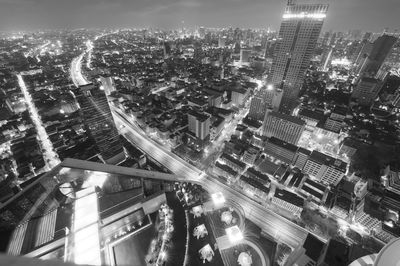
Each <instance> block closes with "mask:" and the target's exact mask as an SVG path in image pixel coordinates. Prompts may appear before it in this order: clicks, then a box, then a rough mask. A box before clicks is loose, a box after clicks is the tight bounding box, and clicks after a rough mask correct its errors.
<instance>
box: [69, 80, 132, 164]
mask: <svg viewBox="0 0 400 266" xmlns="http://www.w3.org/2000/svg"><path fill="white" fill-rule="evenodd" d="M75 95H76V99H77V101H78V103H79V106H80V108H81V114H82V117H83V120H84V124H85V127H86V130H87V131H88V132H89V135H90V136H91V137H92V138H93V140H94V141H95V143H96V146H97V149H98V150H99V154H100V156H101V157H102V159H103V160H104V161H105V162H106V163H108V164H117V163H119V162H121V161H122V160H124V159H125V156H124V151H123V147H122V143H121V141H120V138H119V134H118V131H117V129H116V127H115V124H114V120H113V117H112V115H111V110H110V106H109V105H108V101H107V96H106V94H105V93H104V91H102V90H100V89H99V88H98V87H96V86H94V85H93V84H88V85H84V86H81V87H79V89H78V90H77V92H76V93H75Z"/></svg>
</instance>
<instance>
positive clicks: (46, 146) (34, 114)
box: [17, 74, 60, 170]
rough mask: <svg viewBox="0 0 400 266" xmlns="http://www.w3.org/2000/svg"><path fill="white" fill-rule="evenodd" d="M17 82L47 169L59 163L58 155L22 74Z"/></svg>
mask: <svg viewBox="0 0 400 266" xmlns="http://www.w3.org/2000/svg"><path fill="white" fill-rule="evenodd" d="M17 77H18V84H19V87H20V88H21V91H22V93H23V94H24V97H25V101H26V103H27V105H28V110H29V113H30V115H31V118H32V121H33V123H34V125H35V127H36V130H37V133H38V134H37V136H38V138H39V139H40V142H41V145H42V146H43V151H44V152H43V156H44V158H45V160H46V163H47V166H48V170H50V169H51V168H53V167H55V166H56V165H58V164H59V163H60V159H59V158H58V155H57V154H56V153H55V152H54V148H53V144H52V142H51V141H50V139H49V136H48V134H47V132H46V129H45V128H44V126H43V123H42V120H41V118H40V115H39V112H38V110H37V108H36V106H35V103H34V102H33V99H32V96H31V95H30V93H29V91H28V88H27V87H26V84H25V81H24V79H23V78H22V75H20V74H19V75H18V76H17Z"/></svg>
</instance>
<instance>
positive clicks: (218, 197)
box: [211, 192, 225, 205]
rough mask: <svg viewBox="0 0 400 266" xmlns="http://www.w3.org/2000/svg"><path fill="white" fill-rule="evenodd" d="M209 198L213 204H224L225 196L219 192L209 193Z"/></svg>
mask: <svg viewBox="0 0 400 266" xmlns="http://www.w3.org/2000/svg"><path fill="white" fill-rule="evenodd" d="M211 199H212V200H213V202H214V204H215V205H219V204H224V203H225V197H224V195H223V194H222V193H221V192H217V193H214V194H211Z"/></svg>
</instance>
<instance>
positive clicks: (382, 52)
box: [358, 35, 397, 77]
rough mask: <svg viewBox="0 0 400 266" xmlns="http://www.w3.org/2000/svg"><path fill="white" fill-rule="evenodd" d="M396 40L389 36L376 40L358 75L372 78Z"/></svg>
mask: <svg viewBox="0 0 400 266" xmlns="http://www.w3.org/2000/svg"><path fill="white" fill-rule="evenodd" d="M396 41H397V38H396V37H394V36H390V35H382V36H380V37H379V38H378V39H376V40H375V41H374V43H373V45H372V49H371V52H370V53H369V54H368V57H366V60H365V61H364V63H363V65H362V66H361V68H360V70H359V72H358V74H360V75H367V76H369V77H374V76H375V75H376V74H377V73H378V71H379V69H380V68H381V66H382V64H383V62H384V61H385V59H386V57H387V56H388V54H389V53H390V51H391V49H392V47H393V45H394V44H395V43H396Z"/></svg>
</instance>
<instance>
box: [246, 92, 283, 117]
mask: <svg viewBox="0 0 400 266" xmlns="http://www.w3.org/2000/svg"><path fill="white" fill-rule="evenodd" d="M282 96H283V91H282V90H280V89H275V88H273V86H267V87H266V88H262V89H261V90H260V91H258V92H257V94H256V95H255V96H254V97H253V98H252V99H251V103H250V110H249V118H252V119H256V120H263V119H264V117H265V112H266V111H267V109H272V110H273V111H278V109H279V105H280V103H281V100H282Z"/></svg>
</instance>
